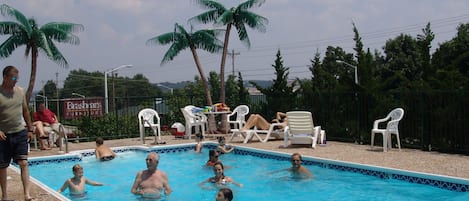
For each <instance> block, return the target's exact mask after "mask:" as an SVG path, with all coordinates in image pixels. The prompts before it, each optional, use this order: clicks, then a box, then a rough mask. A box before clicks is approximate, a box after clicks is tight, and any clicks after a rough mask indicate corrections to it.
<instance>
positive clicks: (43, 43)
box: [33, 30, 53, 58]
mask: <svg viewBox="0 0 469 201" xmlns="http://www.w3.org/2000/svg"><path fill="white" fill-rule="evenodd" d="M35 35H36V38H33V40H36V47H37V48H38V49H42V50H44V52H45V53H46V55H47V57H49V58H51V57H52V55H53V52H52V49H51V47H50V44H53V43H52V41H50V39H49V38H47V36H46V35H45V34H44V33H43V32H42V31H40V30H37V32H36V34H35Z"/></svg>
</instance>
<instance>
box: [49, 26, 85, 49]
mask: <svg viewBox="0 0 469 201" xmlns="http://www.w3.org/2000/svg"><path fill="white" fill-rule="evenodd" d="M40 31H41V32H43V33H44V35H46V36H47V37H48V38H51V39H54V40H55V41H57V42H60V43H68V44H72V45H79V44H80V38H78V36H76V35H74V34H72V33H71V32H67V31H65V30H63V29H58V28H57V27H54V26H42V27H41V29H40Z"/></svg>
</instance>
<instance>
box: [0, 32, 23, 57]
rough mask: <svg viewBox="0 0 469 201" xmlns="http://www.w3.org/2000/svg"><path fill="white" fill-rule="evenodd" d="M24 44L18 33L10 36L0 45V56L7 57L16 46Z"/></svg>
mask: <svg viewBox="0 0 469 201" xmlns="http://www.w3.org/2000/svg"><path fill="white" fill-rule="evenodd" d="M24 44H25V43H24V41H23V40H21V38H20V37H19V36H18V35H13V36H10V37H9V38H7V39H6V40H5V42H3V43H2V44H1V45H0V58H8V57H9V56H10V55H11V54H12V53H13V51H14V50H15V49H16V48H17V47H18V46H21V45H24Z"/></svg>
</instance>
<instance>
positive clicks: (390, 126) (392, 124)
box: [371, 108, 404, 152]
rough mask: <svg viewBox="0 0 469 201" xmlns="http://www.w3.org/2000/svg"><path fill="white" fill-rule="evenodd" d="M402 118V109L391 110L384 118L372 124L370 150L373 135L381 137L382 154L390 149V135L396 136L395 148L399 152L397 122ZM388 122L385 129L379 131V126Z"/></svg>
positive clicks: (373, 138)
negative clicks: (377, 134)
mask: <svg viewBox="0 0 469 201" xmlns="http://www.w3.org/2000/svg"><path fill="white" fill-rule="evenodd" d="M402 117H404V110H403V109H402V108H396V109H393V110H392V111H391V112H390V113H389V114H388V115H387V116H386V117H385V118H382V119H378V120H375V122H374V123H373V129H372V130H371V149H373V145H374V140H375V134H376V133H379V134H382V135H383V152H386V151H387V149H388V148H389V149H391V148H392V143H391V141H392V137H391V136H392V135H393V134H394V135H396V138H397V146H398V147H399V150H401V142H400V140H399V121H400V120H401V119H402ZM384 122H388V123H387V124H386V128H384V129H380V128H379V124H380V123H384Z"/></svg>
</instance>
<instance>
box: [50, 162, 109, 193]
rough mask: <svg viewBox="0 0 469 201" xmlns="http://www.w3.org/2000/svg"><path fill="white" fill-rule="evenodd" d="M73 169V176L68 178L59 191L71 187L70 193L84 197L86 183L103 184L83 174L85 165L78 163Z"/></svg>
mask: <svg viewBox="0 0 469 201" xmlns="http://www.w3.org/2000/svg"><path fill="white" fill-rule="evenodd" d="M72 170H73V177H72V178H70V179H67V180H66V181H65V183H64V185H63V186H62V188H60V189H59V190H58V192H59V193H61V192H63V191H64V190H65V189H67V188H68V189H69V191H70V195H71V196H73V197H83V196H85V184H88V185H92V186H102V185H103V184H102V183H98V182H95V181H91V180H89V179H87V178H86V177H85V176H83V167H81V166H80V165H79V164H76V165H74V166H73V168H72Z"/></svg>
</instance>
